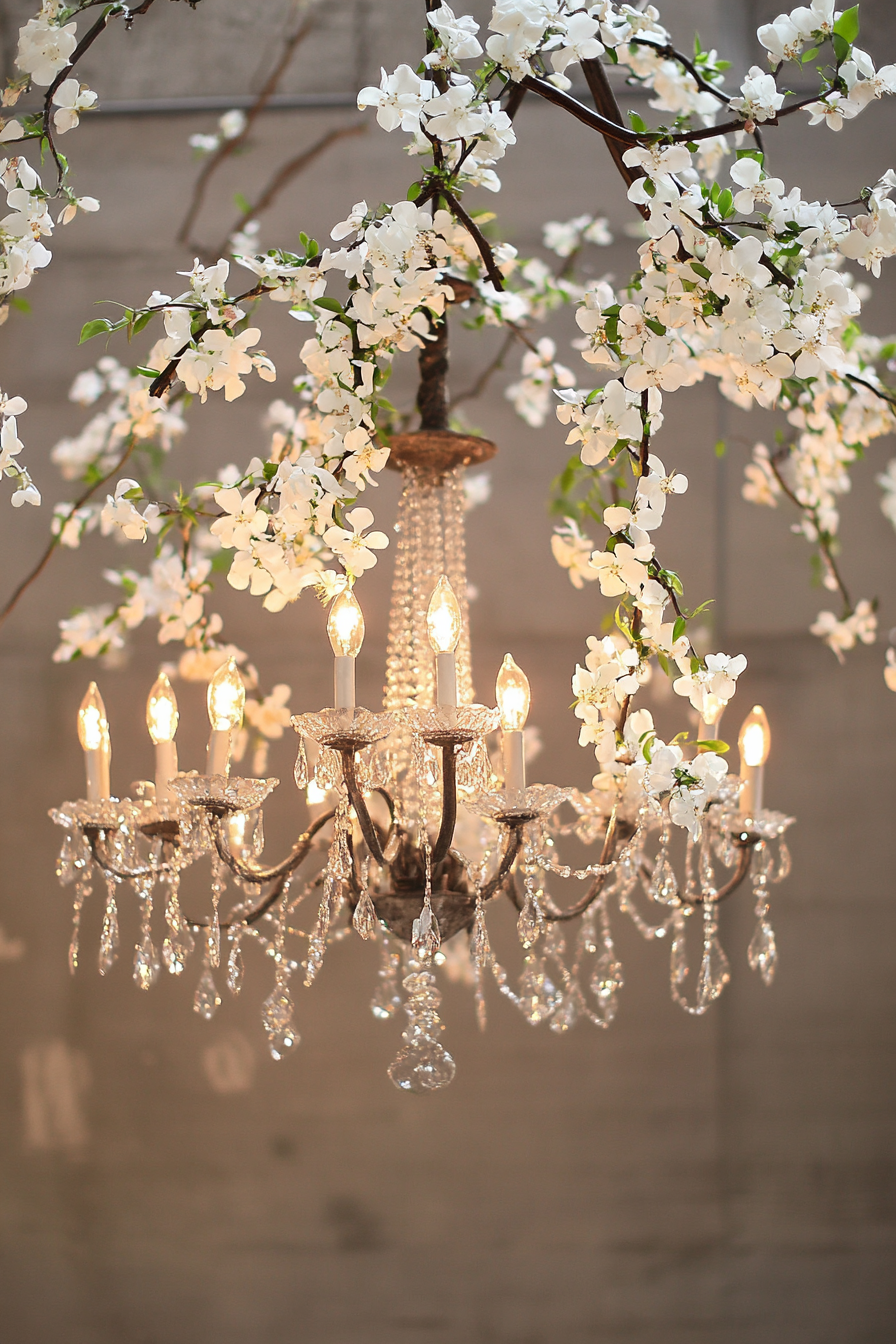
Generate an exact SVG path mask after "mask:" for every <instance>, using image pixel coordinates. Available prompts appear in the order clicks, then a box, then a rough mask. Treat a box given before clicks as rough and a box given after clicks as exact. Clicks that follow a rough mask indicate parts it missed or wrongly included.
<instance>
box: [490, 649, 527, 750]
mask: <svg viewBox="0 0 896 1344" xmlns="http://www.w3.org/2000/svg"><path fill="white" fill-rule="evenodd" d="M495 695H496V697H497V700H498V709H499V710H500V713H501V727H502V728H503V729H504V731H505V733H519V732H522V730H523V728H524V727H525V725H526V719H527V718H528V717H529V679H528V677H527V676H526V674H525V672H524V671H523V670H522V668H519V667H517V665H516V663H515V662H514V661H513V659H512V658H511V656H510V654H509V653H506V654H505V655H504V661H503V663H502V664H501V671H500V672H499V673H498V679H497V681H496V682H495Z"/></svg>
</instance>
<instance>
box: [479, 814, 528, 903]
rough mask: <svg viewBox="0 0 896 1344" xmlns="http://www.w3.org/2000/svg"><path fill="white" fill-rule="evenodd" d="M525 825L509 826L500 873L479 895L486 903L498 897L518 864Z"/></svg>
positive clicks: (511, 824)
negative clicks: (516, 863)
mask: <svg viewBox="0 0 896 1344" xmlns="http://www.w3.org/2000/svg"><path fill="white" fill-rule="evenodd" d="M525 825H526V822H525V821H518V822H511V823H509V824H507V829H508V832H509V834H508V836H507V844H506V846H505V849H504V853H503V854H502V855H501V862H500V864H499V865H498V871H497V872H496V873H495V876H494V877H493V878H492V880H491V881H490V882H486V884H485V886H484V887H483V888H482V889H481V891H480V893H479V894H480V896H481V897H482V899H483V900H484V901H489V900H491V898H492V897H493V896H497V894H498V892H499V891H501V890H502V888H504V887H505V886H506V883H507V877H508V875H509V873H510V870H511V868H512V867H513V865H514V863H515V862H516V858H517V855H518V854H519V852H520V849H521V848H522V844H523V827H524V826H525Z"/></svg>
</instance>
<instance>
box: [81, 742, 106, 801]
mask: <svg viewBox="0 0 896 1344" xmlns="http://www.w3.org/2000/svg"><path fill="white" fill-rule="evenodd" d="M84 765H85V767H86V770H87V801H88V803H96V802H99V800H100V798H102V797H103V783H102V780H103V753H102V751H100V750H99V749H97V750H96V751H85V753H84Z"/></svg>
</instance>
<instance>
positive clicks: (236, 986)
mask: <svg viewBox="0 0 896 1344" xmlns="http://www.w3.org/2000/svg"><path fill="white" fill-rule="evenodd" d="M242 986H243V949H242V947H241V946H240V940H239V939H238V938H237V939H235V940H234V942H233V943H232V944H231V947H230V956H229V957H228V958H227V988H228V989H229V990H230V992H231V994H239V992H240V990H241V989H242Z"/></svg>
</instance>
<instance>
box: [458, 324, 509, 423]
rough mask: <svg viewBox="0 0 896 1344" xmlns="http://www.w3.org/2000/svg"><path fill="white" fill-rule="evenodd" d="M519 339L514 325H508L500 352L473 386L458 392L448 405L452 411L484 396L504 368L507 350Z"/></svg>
mask: <svg viewBox="0 0 896 1344" xmlns="http://www.w3.org/2000/svg"><path fill="white" fill-rule="evenodd" d="M517 339H518V333H517V331H516V330H515V329H514V328H513V327H508V329H507V334H506V336H505V337H504V340H503V342H502V343H501V347H500V349H499V350H498V353H497V354H496V355H495V357H494V359H493V360H492V361H491V363H490V364H487V365H486V366H485V368H484V369H483V370H482V373H480V375H479V377H478V378H477V379H476V381H475V383H473V385H472V387H468V388H467V390H466V391H465V392H459V393H458V394H457V396H456V397H455V398H454V400H453V401H452V402H451V404H450V405H449V407H448V409H449V410H450V411H453V410H454V409H455V407H456V406H460V404H461V402H464V401H475V400H476V398H477V397H481V396H482V394H483V392H484V391H485V389H486V388H487V387H488V385H489V383H490V382H491V380H492V378H493V377H494V375H495V374H496V373H497V372H498V370H499V369H500V368H503V366H504V360H505V358H506V356H507V352H508V351H509V350H510V347H511V346H512V345H513V343H514V341H515V340H517Z"/></svg>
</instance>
